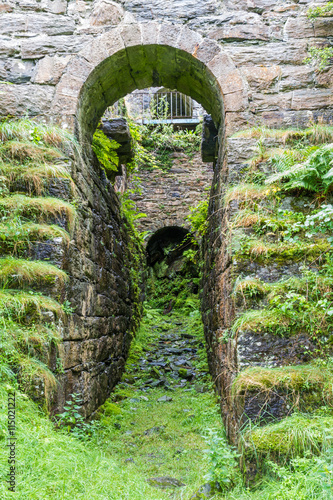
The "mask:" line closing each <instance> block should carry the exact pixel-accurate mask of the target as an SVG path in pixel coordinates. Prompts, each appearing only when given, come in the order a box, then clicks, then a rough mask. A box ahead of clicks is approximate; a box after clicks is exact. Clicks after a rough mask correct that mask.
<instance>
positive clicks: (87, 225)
mask: <svg viewBox="0 0 333 500" xmlns="http://www.w3.org/2000/svg"><path fill="white" fill-rule="evenodd" d="M156 85H158V86H160V85H161V86H165V87H168V88H174V89H177V90H179V91H180V92H182V93H184V94H186V95H189V96H190V97H192V98H193V99H195V100H196V101H197V102H199V103H200V104H201V105H202V106H203V107H204V108H205V109H206V111H207V112H208V113H210V114H211V116H212V118H213V120H214V123H215V126H216V128H218V129H219V142H220V148H219V157H218V160H217V164H216V168H215V172H214V181H213V187H214V189H213V190H212V195H213V196H212V198H211V200H212V201H211V207H210V213H211V214H212V213H216V214H218V215H217V218H216V217H214V218H213V217H210V226H212V228H213V229H215V228H217V227H219V225H220V218H221V216H222V212H221V211H220V210H219V207H220V200H221V199H222V198H221V195H220V187H221V185H222V184H223V185H224V184H225V181H226V179H227V170H226V169H227V167H226V165H225V161H224V160H225V154H224V153H225V147H226V141H225V140H224V137H225V131H226V129H227V127H228V123H229V122H234V121H237V117H239V116H241V113H242V111H243V110H245V109H246V108H247V106H248V100H247V94H246V89H245V87H244V84H243V79H242V77H241V75H240V73H239V71H238V70H237V69H236V67H235V65H234V63H233V62H232V60H231V59H230V57H229V56H228V55H227V54H226V53H225V52H224V51H223V50H222V48H221V46H220V45H219V44H218V43H217V42H215V41H213V40H208V39H203V38H202V37H201V36H200V35H199V34H197V33H195V32H193V31H191V30H189V29H188V28H186V27H183V26H181V25H172V24H158V23H156V22H148V23H142V24H130V25H123V26H119V27H118V28H115V29H111V30H110V31H107V32H106V33H103V34H102V35H100V36H98V37H96V38H95V39H94V40H93V41H91V42H89V44H88V45H86V46H85V48H84V50H82V51H81V52H80V53H79V54H78V55H75V56H72V58H71V60H70V61H69V63H68V65H67V66H66V69H65V70H64V72H63V74H62V77H61V79H60V81H59V83H58V84H57V85H56V93H55V98H54V100H53V103H52V107H51V109H50V114H51V115H52V116H53V118H54V119H55V120H57V121H58V122H60V123H61V122H63V123H64V124H67V125H69V126H70V127H71V128H72V129H74V130H75V133H76V137H77V139H78V140H79V142H80V143H81V144H82V145H83V146H84V147H83V150H84V153H85V155H84V156H85V158H86V160H87V161H86V162H85V161H79V162H77V164H75V167H74V171H73V178H74V181H75V183H76V186H77V188H78V190H79V191H80V192H81V193H82V198H83V200H84V206H83V208H82V214H81V215H80V228H79V230H78V232H77V233H76V234H75V235H74V237H73V241H75V245H73V249H72V250H71V251H72V254H73V256H72V257H71V258H70V259H69V264H68V271H69V274H70V275H72V276H73V283H71V285H70V295H71V296H73V297H75V301H77V302H78V317H77V318H74V319H73V320H72V324H71V325H70V327H69V333H68V337H67V339H68V340H66V342H65V343H64V350H65V351H66V352H67V355H66V356H65V357H66V359H67V364H66V366H65V370H66V374H65V376H64V394H63V396H62V397H63V401H65V400H66V397H67V395H68V394H70V392H74V391H76V392H80V393H82V394H84V398H85V400H86V401H87V405H86V412H87V414H91V413H92V411H94V410H95V409H96V408H97V407H98V405H100V404H101V403H102V402H103V401H104V400H105V398H106V397H107V395H108V394H109V392H110V389H111V388H112V387H113V386H114V384H115V383H116V382H117V381H118V380H119V378H120V376H121V373H122V370H123V366H124V361H125V359H126V356H127V353H128V348H129V344H130V340H131V335H130V333H129V332H131V331H132V329H133V324H134V323H133V321H132V319H133V318H134V316H133V311H134V309H135V308H133V304H134V305H135V304H136V303H137V302H136V301H137V298H136V297H134V295H133V293H134V292H133V290H134V287H132V288H131V286H130V279H129V271H128V269H127V267H128V266H129V262H130V259H131V255H130V252H129V250H128V248H129V239H128V235H127V234H126V230H125V228H124V225H123V223H122V222H123V221H122V220H121V217H120V214H119V202H118V199H117V197H116V196H115V193H114V191H113V189H109V186H108V185H107V184H105V182H104V180H103V178H102V177H103V176H102V177H101V176H100V172H99V171H98V169H97V168H96V169H95V168H91V166H92V163H91V161H90V160H91V156H90V144H91V139H92V135H93V133H94V131H95V129H96V126H97V124H98V121H99V119H100V117H101V116H102V114H103V112H104V110H105V109H106V107H108V106H110V105H112V104H113V103H114V102H116V101H117V100H118V99H120V98H121V97H122V96H125V95H126V94H128V93H130V92H132V91H133V90H135V89H140V88H146V87H150V86H156ZM96 215H97V217H96ZM110 221H111V223H110ZM213 229H212V231H209V234H210V233H212V234H213ZM104 240H105V243H104ZM215 240H216V236H215V233H214V245H215ZM219 248H220V243H219V245H215V246H214V252H211V253H210V255H209V256H208V257H207V262H208V266H209V267H207V270H206V275H207V279H205V283H206V284H207V285H208V284H209V288H210V290H214V293H213V294H210V295H211V300H212V301H213V305H212V307H211V308H210V310H214V311H215V310H218V308H219V304H217V302H218V301H219V300H220V299H219V296H218V294H217V293H215V289H218V288H219V286H220V285H219V283H220V278H219V277H218V276H216V275H215V274H214V273H213V270H214V269H213V266H211V265H210V262H211V261H212V260H214V259H215V257H216V255H218V253H219ZM126 266H127V267H126ZM78 269H79V271H80V272H79V274H78ZM81 271H83V273H84V280H83V281H84V282H83V283H81V281H82V272H81ZM76 281H78V283H79V285H78V286H77V285H76ZM78 287H79V289H80V290H79V293H78V292H77V289H78ZM81 288H82V291H81ZM131 301H132V302H131ZM101 310H102V314H101ZM132 323H133V324H132ZM206 325H207V326H206V333H205V334H206V338H207V339H208V347H209V356H208V357H209V360H210V365H211V369H212V373H213V374H215V372H216V366H217V365H219V364H220V361H219V359H217V358H218V356H215V349H213V348H212V340H211V339H213V338H214V335H215V330H216V328H217V327H218V326H219V322H218V324H217V326H216V325H215V323H214V325H211V321H210V318H208V319H207V321H206ZM66 335H67V334H66ZM78 339H79V342H78ZM213 351H214V356H213V354H212V353H213ZM216 360H217V361H216ZM58 399H59V398H58Z"/></svg>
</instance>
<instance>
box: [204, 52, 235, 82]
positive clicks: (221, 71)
mask: <svg viewBox="0 0 333 500" xmlns="http://www.w3.org/2000/svg"><path fill="white" fill-rule="evenodd" d="M207 68H208V69H209V70H210V71H211V72H212V73H213V75H214V76H215V78H217V79H219V77H221V79H222V80H223V78H224V79H225V81H226V78H227V75H229V74H233V73H235V74H236V73H237V69H236V66H235V64H234V62H233V60H232V59H231V57H230V56H229V54H226V53H225V52H224V51H223V52H222V51H221V52H220V53H219V54H217V55H216V56H215V57H214V58H213V59H212V60H211V61H209V62H208V64H207ZM222 80H221V81H222Z"/></svg>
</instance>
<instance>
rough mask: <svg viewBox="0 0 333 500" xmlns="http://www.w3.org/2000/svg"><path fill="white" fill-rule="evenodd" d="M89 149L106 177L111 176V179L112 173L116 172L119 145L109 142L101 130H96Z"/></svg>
mask: <svg viewBox="0 0 333 500" xmlns="http://www.w3.org/2000/svg"><path fill="white" fill-rule="evenodd" d="M91 147H92V149H93V151H94V153H95V155H96V156H97V158H98V161H99V162H100V164H101V166H102V167H103V169H104V171H105V173H106V175H107V177H110V175H111V178H112V173H114V172H117V171H118V166H119V158H118V155H117V149H118V148H119V147H120V144H118V142H116V141H113V140H110V139H109V138H108V137H106V135H105V134H104V133H103V132H102V131H101V130H99V129H97V130H96V132H95V133H94V136H93V141H92V145H91Z"/></svg>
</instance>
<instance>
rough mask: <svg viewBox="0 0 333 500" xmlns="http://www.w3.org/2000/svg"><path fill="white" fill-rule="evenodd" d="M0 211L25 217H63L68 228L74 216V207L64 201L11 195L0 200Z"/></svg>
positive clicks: (71, 224) (72, 222) (71, 225)
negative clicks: (66, 221) (65, 218)
mask: <svg viewBox="0 0 333 500" xmlns="http://www.w3.org/2000/svg"><path fill="white" fill-rule="evenodd" d="M0 210H2V211H3V212H5V213H6V214H8V212H10V213H15V214H16V215H25V216H28V215H39V216H53V217H57V216H61V215H65V216H66V217H67V219H68V224H69V227H70V228H72V227H73V224H74V220H75V215H76V210H75V208H74V206H73V205H72V204H70V203H68V202H66V201H63V200H59V199H57V198H51V197H29V196H26V195H23V194H13V195H11V196H6V197H4V198H0Z"/></svg>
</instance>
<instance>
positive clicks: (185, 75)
mask: <svg viewBox="0 0 333 500" xmlns="http://www.w3.org/2000/svg"><path fill="white" fill-rule="evenodd" d="M158 86H163V87H167V88H170V89H175V90H178V91H179V92H182V93H183V94H185V95H187V96H190V97H192V99H194V100H196V101H197V102H198V103H200V104H201V105H202V106H203V107H204V108H205V110H206V111H207V113H209V114H210V115H211V116H212V118H213V120H214V123H215V126H216V128H217V129H218V128H219V126H220V125H221V123H222V122H223V117H224V106H223V98H222V93H221V88H220V85H219V83H218V81H217V80H216V77H215V76H214V75H213V73H212V72H211V71H210V70H209V69H208V67H207V66H206V65H205V64H204V63H203V62H201V61H200V60H199V59H197V58H196V57H195V55H192V54H190V53H188V52H186V51H184V50H180V49H177V48H174V47H171V46H166V45H135V46H131V47H127V48H126V49H122V50H120V51H119V52H116V53H115V54H114V55H112V56H110V57H107V58H106V59H104V60H103V61H102V62H101V63H100V64H98V65H97V66H96V67H95V68H94V69H93V71H92V72H91V73H90V74H89V76H88V78H87V80H86V81H85V83H84V85H83V86H82V88H81V91H80V95H79V101H78V107H77V111H76V134H77V136H78V138H79V140H80V142H81V144H84V145H89V144H91V141H92V136H93V133H94V131H95V129H96V127H97V125H98V122H99V120H100V118H101V116H102V115H103V113H104V111H105V109H106V108H107V107H109V106H111V105H112V104H114V103H115V102H116V101H118V100H119V99H120V98H122V97H124V96H126V95H127V94H129V93H131V92H133V91H134V90H136V89H144V88H149V87H158Z"/></svg>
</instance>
